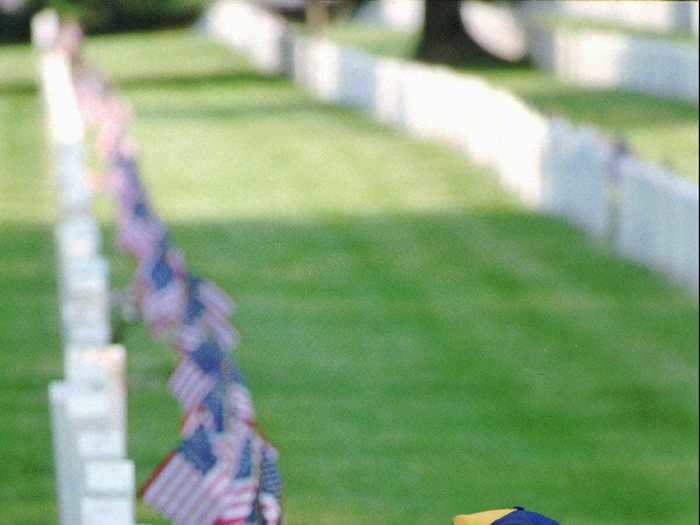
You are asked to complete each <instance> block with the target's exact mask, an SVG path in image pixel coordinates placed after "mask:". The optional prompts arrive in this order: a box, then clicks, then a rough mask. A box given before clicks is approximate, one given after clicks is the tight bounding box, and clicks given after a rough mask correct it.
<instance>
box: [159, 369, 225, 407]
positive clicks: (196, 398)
mask: <svg viewBox="0 0 700 525" xmlns="http://www.w3.org/2000/svg"><path fill="white" fill-rule="evenodd" d="M168 387H169V388H170V391H171V392H172V394H173V396H175V399H177V400H178V401H179V402H180V404H181V405H182V408H183V410H184V411H185V412H190V411H191V410H194V409H196V408H198V407H199V406H200V405H201V404H202V401H204V398H205V397H207V395H208V394H209V392H211V391H212V390H214V388H216V378H215V377H213V376H211V375H209V374H205V373H204V372H202V370H201V369H200V368H199V367H198V366H197V364H196V363H195V362H193V361H192V360H191V359H190V358H188V357H183V358H182V359H181V360H180V363H179V364H178V365H177V368H176V369H175V372H173V375H172V376H171V377H170V379H169V380H168Z"/></svg>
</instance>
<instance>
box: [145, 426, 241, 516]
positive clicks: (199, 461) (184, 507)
mask: <svg viewBox="0 0 700 525" xmlns="http://www.w3.org/2000/svg"><path fill="white" fill-rule="evenodd" d="M212 436H213V435H212V434H211V433H208V432H206V431H205V430H204V429H202V428H200V429H198V430H197V431H195V432H194V433H193V434H192V436H191V437H190V438H188V439H186V440H184V441H183V442H182V443H181V445H180V446H179V447H178V448H177V450H176V451H175V452H174V453H173V454H171V455H170V456H169V457H168V458H167V459H166V460H165V461H164V462H163V463H162V464H161V466H160V467H159V468H158V469H157V470H156V472H155V473H154V475H153V476H152V477H151V479H150V480H149V481H148V482H147V483H146V485H145V486H144V487H143V488H142V489H141V496H142V497H143V500H144V502H145V503H147V504H148V505H150V506H151V507H153V508H154V509H155V510H157V511H158V512H160V513H161V514H163V515H164V516H165V517H167V518H169V519H170V520H171V521H172V523H173V524H174V525H214V524H215V523H217V520H219V517H220V515H221V513H222V510H223V498H224V497H225V495H226V494H227V493H230V492H231V479H232V473H231V472H232V471H231V466H230V465H228V464H226V463H224V462H223V461H220V460H219V458H218V457H217V455H216V453H215V450H214V447H213V445H212Z"/></svg>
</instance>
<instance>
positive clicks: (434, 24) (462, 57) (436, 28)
mask: <svg viewBox="0 0 700 525" xmlns="http://www.w3.org/2000/svg"><path fill="white" fill-rule="evenodd" d="M514 1H517V0H514ZM462 3H463V0H425V21H424V23H423V31H422V33H421V38H420V41H419V43H418V48H417V50H416V57H417V58H419V59H421V60H424V61H426V62H435V63H440V64H452V65H465V64H470V63H471V64H473V63H478V62H485V61H488V62H493V61H499V62H500V61H502V60H501V59H500V58H497V57H495V56H494V55H492V54H491V53H489V52H488V51H487V50H486V49H484V48H483V47H482V46H481V45H480V44H479V43H478V42H477V41H476V40H474V39H473V38H472V37H471V36H470V35H469V34H468V33H467V31H466V30H465V28H464V24H463V22H462V17H461V13H460V9H461V6H462Z"/></svg>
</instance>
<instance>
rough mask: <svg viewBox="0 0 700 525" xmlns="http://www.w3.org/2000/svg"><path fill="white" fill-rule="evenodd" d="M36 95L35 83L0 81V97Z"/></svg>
mask: <svg viewBox="0 0 700 525" xmlns="http://www.w3.org/2000/svg"><path fill="white" fill-rule="evenodd" d="M36 93H37V86H36V83H35V82H30V81H23V80H17V81H9V82H8V81H5V82H3V81H2V79H0V97H1V96H4V95H8V96H34V95H36Z"/></svg>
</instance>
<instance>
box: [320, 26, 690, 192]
mask: <svg viewBox="0 0 700 525" xmlns="http://www.w3.org/2000/svg"><path fill="white" fill-rule="evenodd" d="M577 27H580V26H577ZM328 36H329V37H331V38H333V39H334V40H337V41H338V42H341V43H344V44H347V45H353V46H358V47H362V48H364V49H367V50H368V51H370V52H372V53H376V54H380V55H385V56H391V57H398V58H411V57H412V56H413V52H414V50H415V48H416V43H417V35H415V34H411V33H400V32H391V31H386V30H382V29H377V28H372V27H366V26H362V25H359V24H349V23H346V24H339V25H336V26H332V27H331V28H330V29H329V30H328ZM463 70H464V71H465V72H467V73H471V74H476V75H480V76H482V77H484V78H485V79H486V80H488V81H489V82H491V83H492V84H494V85H496V86H500V87H502V88H504V89H507V90H508V91H511V92H513V93H514V94H516V95H518V96H519V97H521V98H522V99H523V100H525V101H526V102H527V103H528V104H530V105H531V106H532V107H534V108H536V109H538V110H539V111H541V112H543V113H545V114H551V115H560V116H563V117H565V118H567V119H569V120H571V121H572V122H575V123H578V124H585V125H592V126H595V127H596V128H598V129H600V130H602V131H603V132H605V133H606V134H607V135H608V136H610V137H611V138H614V139H616V140H618V139H622V140H625V141H626V142H627V143H628V144H629V145H630V147H631V148H632V149H633V150H634V151H635V152H636V153H637V154H638V155H639V156H640V157H642V158H643V159H646V160H649V161H652V162H655V163H659V164H662V165H665V166H668V167H670V168H671V169H672V170H673V171H674V172H676V173H678V174H679V175H681V176H683V177H686V178H688V179H690V180H693V181H694V182H697V181H698V173H699V172H698V156H699V151H700V150H699V149H698V139H699V138H700V135H699V134H698V118H699V113H698V108H697V106H693V105H692V104H688V103H685V102H680V101H673V100H665V99H660V98H656V97H653V96H649V95H643V94H635V93H627V92H624V91H620V90H615V89H602V88H590V87H583V86H578V85H576V84H573V83H570V82H564V81H561V80H558V79H557V78H555V77H554V76H553V75H551V74H549V73H546V72H543V71H540V70H539V69H537V68H535V67H533V66H515V67H509V66H503V65H493V64H481V65H476V66H471V67H464V68H463Z"/></svg>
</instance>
